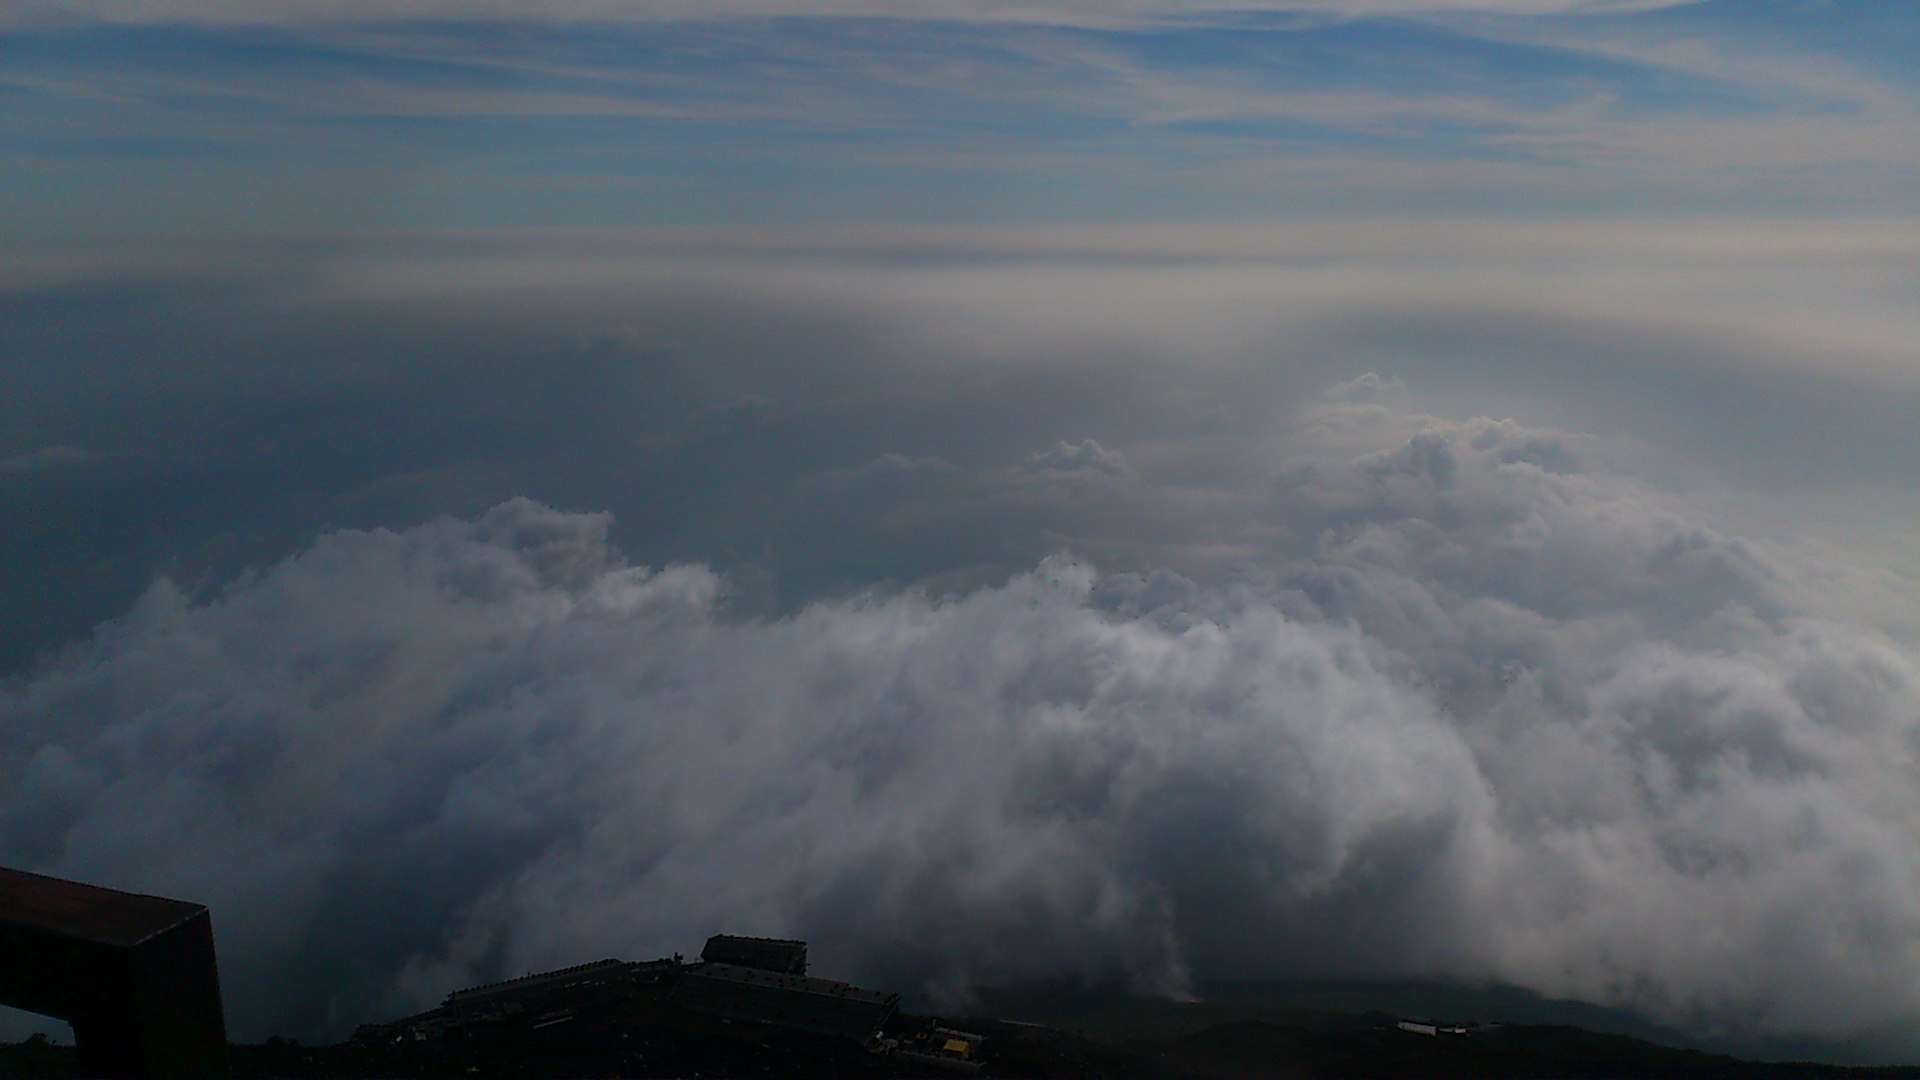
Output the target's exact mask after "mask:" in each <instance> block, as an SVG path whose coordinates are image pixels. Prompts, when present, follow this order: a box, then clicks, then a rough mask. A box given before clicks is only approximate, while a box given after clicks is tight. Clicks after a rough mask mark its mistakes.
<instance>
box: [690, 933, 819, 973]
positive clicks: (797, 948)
mask: <svg viewBox="0 0 1920 1080" xmlns="http://www.w3.org/2000/svg"><path fill="white" fill-rule="evenodd" d="M700 959H702V960H704V961H706V962H707V963H709V964H730V965H732V966H734V967H743V968H756V969H758V970H760V971H772V972H777V973H779V974H781V975H805V974H806V973H807V943H806V942H804V941H792V940H790V939H787V938H764V937H736V936H734V935H732V934H715V935H713V936H712V937H710V938H708V939H707V947H706V948H704V949H702V950H700Z"/></svg>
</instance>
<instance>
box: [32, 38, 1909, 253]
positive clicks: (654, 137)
mask: <svg viewBox="0 0 1920 1080" xmlns="http://www.w3.org/2000/svg"><path fill="white" fill-rule="evenodd" d="M512 9H513V5H503V4H488V3H479V2H474V3H462V2H450V3H438V4H412V5H400V6H397V7H396V6H394V5H377V6H376V5H367V6H361V7H356V6H354V5H342V4H329V3H319V2H303V0H282V2H279V3H265V4H250V5H217V4H195V3H191V2H178V3H168V4H147V5H134V4H120V3H110V2H105V0H101V2H95V3H69V4H50V5H35V4H28V5H24V6H21V5H13V6H11V7H10V8H9V10H8V12H7V14H5V15H0V54H4V55H5V57H6V61H7V62H6V64H5V65H4V70H0V155H4V157H0V163H4V168H0V183H3V184H4V185H5V186H4V189H3V190H0V195H4V197H5V199H6V201H7V203H8V205H9V207H10V212H9V214H8V215H7V221H6V225H5V227H6V229H7V230H8V231H9V232H11V233H14V234H16V235H18V234H21V233H27V234H32V235H35V236H37V237H40V238H42V239H57V238H58V237H60V236H62V235H67V234H82V233H94V234H98V233H102V232H106V233H111V232H114V231H116V230H125V231H127V232H136V233H142V232H144V233H151V232H166V231H168V230H192V231H206V230H214V231H220V232H232V233H247V232H257V231H274V230H284V229H287V228H301V227H324V228H342V227H345V228H352V227H360V226H376V227H388V226H463V227H473V226H495V225H511V226H526V225H563V224H564V225H604V224H661V223H725V222H819V221H828V222H831V221H933V222H1036V221H1195V220H1265V219H1275V218H1280V219H1287V218H1297V217H1303V216H1314V215H1322V216H1324V215H1327V214H1334V215H1347V216H1355V215H1361V216H1381V215H1388V216H1406V215H1413V216H1442V215H1458V214H1471V215H1482V216H1485V215H1515V214H1519V215H1529V216H1536V217H1539V216H1569V215H1573V216H1580V215H1596V214H1597V215H1607V216H1619V215H1656V216H1657V215H1674V214H1689V215H1700V214H1709V215H1728V216H1756V215H1757V216H1773V215H1792V216H1799V217H1806V216H1814V217H1826V216H1843V217H1874V216H1887V215H1898V214H1902V213H1904V212H1905V211H1906V210H1907V209H1908V208H1910V206H1911V205H1912V203H1913V201H1914V198H1915V195H1916V192H1917V191H1920V149H1916V148H1920V120H1916V106H1915V104H1914V103H1915V102H1916V101H1920V75H1916V72H1915V69H1914V66H1913V65H1912V64H1911V63H1907V62H1905V61H1906V60H1907V59H1908V58H1910V57H1911V56H1912V55H1913V53H1914V52H1915V50H1916V49H1917V48H1920V42H1916V32H1915V29H1914V24H1915V20H1914V19H1913V18H1912V16H1911V13H1910V12H1909V11H1908V10H1907V9H1906V8H1905V7H1904V6H1903V5H1899V4H1885V3H1838V2H1833V3H1827V2H1809V0H1741V2H1738V3H1733V2H1712V0H1709V2H1701V3H1677V4H1665V3H1635V4H1599V3H1593V4H1581V3H1575V2H1562V3H1554V2H1542V3H1534V4H1527V3H1518V2H1500V3H1496V2H1485V3H1480V2H1468V0H1460V2H1453V0H1446V2H1432V3H1420V4H1379V3H1339V2H1330V0H1323V2H1298V3H1287V2H1283V0H1273V2H1267V3H1253V4H1239V5H1232V6H1231V7H1229V8H1225V9H1222V8H1217V7H1213V6H1210V5H1205V4H1186V3H1173V2H1164V3H1154V2H1148V3H1136V4H1131V5H1073V4H1053V5H1049V4H1028V5H997V6H996V5H974V4H960V3H951V4H949V3H923V4H918V5H887V4H873V3H846V4H831V3H828V4H817V3H816V4H804V3H779V2H772V0H762V2H756V3H745V2H742V3H736V4H727V3H722V4H713V5H677V6H676V5H661V4H616V3H576V4H558V5H544V6H543V7H542V11H543V15H542V17H540V18H526V17H506V16H504V15H503V14H502V12H506V11H511V10H512ZM1382 12H1385V13H1388V14H1380V13H1382ZM899 13H905V14H906V15H908V16H910V17H893V16H896V15H898V14H899Z"/></svg>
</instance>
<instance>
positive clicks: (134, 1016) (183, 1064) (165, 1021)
mask: <svg viewBox="0 0 1920 1080" xmlns="http://www.w3.org/2000/svg"><path fill="white" fill-rule="evenodd" d="M0 1005H11V1006H13V1007H15V1008H20V1009H26V1010H27V1011H29V1012H36V1013H40V1014H42V1015H44V1016H55V1017H59V1018H60V1019H62V1020H65V1021H67V1022H68V1023H70V1024H72V1025H73V1035H74V1041H75V1042H76V1044H77V1045H78V1049H79V1052H80V1067H81V1070H82V1071H83V1072H85V1073H86V1074H87V1075H90V1076H133V1077H146V1076H222V1075H225V1074H226V1071H227V1025H226V1016H225V1013H224V1012H223V1011H222V1010H221V1007H220V971H219V966H218V964H217V963H216V962H215V960H214V955H213V922H212V920H211V919H210V918H209V917H208V915H207V909H206V908H205V907H204V906H203V905H200V904H190V903H187V902H185V901H182V900H169V899H166V898H164V897H159V896H143V895H140V894H138V893H125V892H118V891H116V890H113V889H103V888H100V887H99V886H96V885H84V884H81V883H80V882H77V881H67V880H64V879H62V878H53V877H46V876H44V875H41V874H30V873H27V872H26V871H23V870H9V869H6V868H3V867H0Z"/></svg>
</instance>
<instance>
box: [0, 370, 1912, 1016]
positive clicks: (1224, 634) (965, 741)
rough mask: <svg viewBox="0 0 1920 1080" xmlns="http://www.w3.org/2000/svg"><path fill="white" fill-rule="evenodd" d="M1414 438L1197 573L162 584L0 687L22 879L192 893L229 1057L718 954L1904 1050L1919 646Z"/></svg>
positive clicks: (1717, 557) (313, 572) (508, 561)
mask: <svg viewBox="0 0 1920 1080" xmlns="http://www.w3.org/2000/svg"><path fill="white" fill-rule="evenodd" d="M1379 408H1380V407H1379V406H1366V405H1356V404H1353V403H1351V402H1345V401H1342V402H1333V403H1330V404H1329V405H1328V406H1327V412H1326V416H1327V418H1329V419H1332V420H1337V421H1343V422H1350V421H1353V420H1354V418H1355V415H1356V414H1359V415H1360V417H1361V421H1362V422H1365V420H1366V415H1367V412H1368V410H1370V409H1372V410H1376V411H1375V414H1374V416H1375V419H1378V412H1377V410H1378V409H1379ZM1428 420H1429V423H1427V424H1426V425H1425V426H1422V427H1421V429H1420V430H1418V431H1417V432H1416V433H1415V434H1414V435H1412V436H1411V437H1410V438H1408V439H1407V440H1406V441H1405V442H1403V443H1402V444H1401V445H1399V446H1397V447H1394V448H1391V449H1388V450H1385V451H1382V452H1376V453H1371V454H1365V455H1361V456H1358V457H1355V458H1352V459H1349V460H1345V461H1339V462H1333V463H1326V462H1321V463H1315V464H1312V465H1309V466H1301V467H1299V468H1296V469H1292V470H1289V471H1285V472H1284V473H1283V474H1282V476H1281V478H1280V479H1279V480H1278V481H1277V482H1276V484H1275V486H1274V488H1273V490H1272V492H1271V505H1270V506H1269V507H1268V508H1267V510H1268V512H1269V513H1270V514H1272V515H1273V516H1275V517H1276V518H1277V519H1280V520H1282V521H1284V522H1285V524H1286V525H1287V527H1288V528H1289V529H1290V530H1291V531H1293V532H1296V533H1299V532H1306V533H1308V534H1310V535H1311V536H1313V537H1314V539H1313V542H1312V550H1311V551H1310V552H1309V553H1307V554H1305V555H1303V556H1301V557H1299V558H1295V559H1291V560H1287V561H1283V562H1277V563H1274V564H1272V565H1269V566H1266V567H1261V568H1254V567H1247V568H1243V569H1242V571H1241V572H1239V573H1238V574H1237V575H1234V576H1232V578H1231V580H1223V581H1219V582H1214V583H1207V584H1202V583H1197V582H1195V581H1193V580H1189V579H1188V578H1185V577H1183V576H1181V575H1179V574H1177V573H1172V572H1166V571H1162V572H1153V573H1144V574H1143V573H1117V574H1107V575H1103V574H1102V573H1101V572H1100V571H1099V570H1098V569H1097V568H1096V567H1094V566H1091V565H1088V564H1087V563H1085V562H1082V561H1079V560H1077V559H1075V558H1074V557H1073V556H1072V555H1071V554H1065V553H1063V554H1060V555H1058V556H1055V557H1052V558H1048V559H1046V560H1045V561H1043V562H1041V563H1040V564H1039V565H1038V566H1035V567H1033V568H1032V569H1030V570H1028V571H1025V572H1022V573H1019V574H1016V575H1014V576H1013V577H1012V578H1010V579H1009V580H1006V581H1005V582H1003V583H1000V584H995V585H990V586H985V587H980V588H976V589H973V590H971V591H965V592H960V593H955V594H948V595H939V596H935V595H930V594H929V593H927V592H925V591H921V590H915V589H905V590H889V591H882V592H874V593H870V594H867V595H860V596H854V597H849V598H841V599H833V600H822V601H818V602H815V603H812V604H809V605H807V606H806V607H805V608H804V609H802V610H799V611H797V612H794V613H792V614H789V615H784V616H778V617H773V616H765V615H741V614H736V613H730V612H729V611H728V610H727V608H726V605H725V603H724V598H725V597H726V595H727V592H728V584H727V581H726V579H725V578H724V577H723V576H721V575H718V574H716V573H715V572H713V571H712V570H710V569H708V568H707V567H705V566H701V565H697V564H686V565H675V566H668V567H666V568H663V569H649V568H645V567H640V566H635V565H631V564H629V563H628V562H627V561H626V560H625V559H624V558H623V557H622V555H621V553H620V551H619V550H618V549H617V548H616V547H615V546H614V545H612V544H611V543H610V542H609V540H608V536H607V533H608V527H609V518H608V516H607V515H605V514H594V513H567V512H561V511H558V510H554V509H552V508H549V507H547V506H543V505H541V504H539V503H536V502H533V501H530V500H526V499H516V500H512V501H509V502H506V503H503V504H501V505H499V506H496V507H494V508H493V509H491V510H489V511H487V512H486V513H484V514H481V515H479V516H477V517H473V518H465V519H453V518H443V519H438V520H434V521H430V522H428V523H425V524H422V525H419V526H416V527H413V528H409V529H404V530H400V531H388V530H372V531H346V532H337V533H332V534H329V535H326V536H322V537H320V538H319V539H317V540H316V541H315V542H314V543H313V544H312V546H310V547H309V548H307V549H306V550H304V551H301V552H299V553H298V554H296V555H294V556H292V557H289V558H287V559H285V560H283V561H281V562H279V563H277V564H275V565H272V566H270V567H266V568H264V569H262V570H260V571H259V572H257V573H252V574H249V575H246V576H244V577H242V578H241V579H239V580H237V581H234V582H232V583H231V584H229V585H227V586H226V587H224V588H222V589H219V590H217V591H215V592H213V593H211V594H210V595H205V596H198V597H196V596H192V595H189V594H187V593H185V592H183V591H182V590H181V589H180V588H179V587H178V586H176V585H174V584H173V583H171V582H169V581H166V580H161V581H159V582H157V583H156V584H155V585H154V586H153V587H152V588H151V589H150V590H149V591H148V592H147V594H146V595H145V596H144V597H143V598H142V599H141V600H140V601H139V603H138V604H137V605H136V606H135V607H134V609H133V610H132V611H130V612H129V613H127V614H126V615H125V616H124V617H122V618H119V619H115V620H113V621H112V622H110V623H108V624H106V625H103V626H102V627H100V628H99V630H98V631H97V632H96V633H95V635H94V636H93V637H92V639H91V640H89V641H87V642H85V643H84V644H80V645H77V646H75V647H72V648H71V649H69V650H67V651H66V652H64V653H62V654H60V655H59V656H58V657H57V659H54V660H53V661H51V662H49V663H46V664H45V665H43V666H42V667H41V668H39V669H38V670H36V671H34V672H33V673H32V675H31V677H29V678H27V679H25V680H22V681H20V682H19V683H17V684H16V685H14V686H12V687H10V688H9V689H8V690H7V692H6V694H5V696H4V697H0V760H4V761H5V762H6V765H7V772H8V780H9V788H8V797H7V799H6V801H5V802H4V804H0V851H3V852H4V853H5V857H6V859H7V861H8V862H9V863H13V864H18V865H25V866H28V867H31V868H34V869H37V870H44V871H48V872H52V873H57V874H62V875H68V876H72V877H77V878H82V879H93V880H109V881H112V882H114V883H116V884H118V885H121V886H123V887H130V888H145V889H151V890H155V891H161V892H166V893H171V894H177V895H183V896H191V897H193V898H195V899H197V900H200V901H203V902H206V903H208V904H209V905H211V906H212V908H213V910H214V911H215V912H216V921H217V925H218V928H219V933H220V944H221V950H222V956H223V960H224V970H225V972H226V978H227V985H228V988H229V993H230V996H231V1002H232V1009H233V1013H234V1016H233V1020H234V1024H235V1029H236V1031H237V1032H239V1033H241V1034H243V1035H245V1034H259V1033H264V1032H268V1031H276V1030H278V1031H294V1032H300V1033H305V1034H314V1033H317V1032H325V1031H333V1032H338V1031H339V1030H340V1028H341V1026H343V1025H348V1024H350V1023H352V1022H354V1021H357V1020H363V1019H366V1018H369V1017H374V1016H380V1015H384V1014H386V1013H391V1012H396V1011H401V1010H406V1009H411V1008H414V1007H422V1006H425V1005H428V1004H431V1003H433V1002H434V1001H436V1000H437V999H438V998H439V996H440V995H442V994H443V993H445V992H446V991H447V990H448V989H451V988H454V987H457V986H460V985H465V984H469V983H472V982H476V981H482V980H486V979H490V978H493V977H496V976H500V975H502V974H508V973H517V972H520V971H523V970H527V969H537V968H542V967H546V966H552V965H559V964H564V963H570V962H576V961H579V960H582V959H586V958H591V957H595V956H599V955H603V954H613V955H623V956H631V957H644V956H652V955H657V954H664V953H669V952H673V951H676V950H682V951H684V950H687V949H689V948H690V947H692V946H694V945H695V944H697V943H698V942H699V941H700V940H702V939H703V938H704V936H705V935H707V934H708V933H711V932H714V931H717V930H723V929H725V930H740V931H747V932H754V933H765V934H777V935H792V936H798V937H803V938H806V939H808V940H809V941H811V942H813V943H814V946H815V949H816V952H817V953H818V954H819V956H820V957H821V958H822V959H823V961H824V960H830V961H831V964H828V965H823V966H831V967H832V968H833V969H834V970H835V972H836V973H839V974H844V975H849V976H853V977H857V978H861V979H865V980H870V981H875V982H884V983H887V984H889V985H903V986H908V987H910V988H913V989H916V990H923V991H926V992H929V993H931V994H933V995H935V996H936V997H938V996H942V995H945V996H947V997H949V998H952V997H955V996H957V995H961V994H963V993H964V992H965V990H966V989H967V988H968V987H970V986H975V985H980V984H991V983H1004V982H1008V981H1012V980H1019V979H1024V978H1032V977H1041V976H1053V975H1060V974H1078V975H1086V976H1089V977H1112V976H1116V975H1117V976H1122V977H1125V978H1128V979H1130V980H1132V981H1133V982H1134V983H1136V984H1137V985H1140V986H1143V987H1148V988H1153V989H1158V990H1164V991H1167V992H1171V993H1178V992H1181V991H1183V990H1186V989H1187V988H1189V987H1190V986H1191V985H1192V984H1193V980H1195V979H1196V978H1209V977H1225V976H1248V977H1256V976H1257V977H1289V976H1296V975H1368V976H1422V977H1424V976H1452V977H1466V978H1479V979H1497V980H1501V981H1505V982H1511V983H1516V984H1519V985H1522V986H1526V987H1530V988H1533V989H1536V990H1539V991H1542V992H1545V993H1549V994H1556V995H1566V996H1574V997H1579V998H1582V999H1586V1000H1591V1001H1597V1002H1603V1003H1608V1004H1617V1005H1625V1006H1630V1007H1633V1008H1636V1009H1639V1010H1643V1011H1645V1012H1648V1013H1650V1014H1652V1015H1654V1016H1657V1017H1659V1018H1661V1019H1664V1020H1667V1021H1670V1022H1674V1023H1677V1024H1681V1025H1684V1026H1688V1027H1693V1028H1697V1029H1702V1030H1714V1029H1720V1028H1728V1027H1743V1026H1744V1027H1747V1028H1753V1029H1758V1030H1765V1031H1787V1032H1794V1031H1798V1032H1819V1033H1836V1032H1841V1031H1845V1030H1847V1029H1849V1028H1851V1027H1853V1026H1856V1025H1859V1024H1862V1023H1870V1022H1874V1021H1878V1020H1884V1019H1887V1018H1890V1017H1894V1016H1897V1015H1900V1014H1902V1013H1905V1012H1910V1011H1912V1010H1914V1009H1916V1008H1920V989H1917V987H1920V982H1917V981H1916V979H1915V975H1916V974H1917V973H1920V837H1917V836H1916V826H1917V824H1920V788H1916V786H1915V785H1914V783H1913V779H1914V776H1915V768H1916V758H1917V756H1920V669H1917V668H1916V666H1915V664H1914V662H1913V659H1912V657H1911V655H1910V654H1908V653H1905V652H1903V651H1901V650H1900V649H1899V648H1897V647H1895V646H1894V645H1893V644H1891V643H1890V642H1889V641H1888V640H1887V639H1885V638H1883V637H1881V636H1879V635H1876V634H1874V633H1872V632H1869V631H1866V630H1863V629H1860V628H1858V627H1852V626H1848V625H1844V624H1840V623H1835V622H1832V621H1828V620H1824V619H1820V618H1811V617H1807V616H1805V615H1803V614H1802V613H1801V612H1800V611H1799V610H1797V608H1796V605H1795V603H1794V601H1793V595H1794V592H1795V589H1796V588H1798V587H1800V586H1801V585H1802V584H1804V583H1802V582H1799V581H1797V580H1796V574H1798V573H1799V570H1798V569H1797V568H1796V567H1794V566H1792V565H1787V564H1783V563H1781V562H1780V561H1778V560H1776V559H1774V558H1772V557H1770V556H1769V555H1768V554H1767V553H1766V551H1765V550H1764V549H1762V548H1761V547H1758V546H1756V545H1754V544H1752V543H1749V542H1746V541H1743V540H1742V539H1740V538H1738V537H1733V536H1728V535H1725V534H1723V533H1721V532H1718V531H1716V530H1715V529H1714V528H1712V527H1710V526H1708V525H1706V524H1703V523H1702V522H1700V521H1698V520H1694V519H1691V518H1689V517H1687V516H1686V515H1684V514H1682V513H1679V512H1676V511H1674V510H1672V509H1670V508H1667V507H1663V506H1661V505H1660V504H1659V502H1658V500H1657V499H1655V498H1654V497H1653V496H1651V495H1650V494H1649V493H1648V492H1647V491H1646V490H1645V489H1644V488H1643V487H1641V486H1640V485H1638V484H1637V483H1636V482H1634V481H1632V480H1630V479H1628V478H1625V477H1621V476H1618V475H1615V474H1611V473H1609V472H1606V471H1602V470H1598V469H1595V468H1592V467H1589V466H1588V465H1586V464H1585V463H1584V461H1583V448H1582V444H1583V440H1582V439H1580V438H1577V437H1572V436H1567V435H1565V434H1563V433H1559V432H1555V431H1551V430H1533V429H1528V428H1526V427H1523V426H1520V425H1518V424H1515V423H1512V422H1510V421H1492V420H1485V419H1477V420H1470V421H1465V422H1458V423H1451V422H1443V421H1433V420H1432V418H1428ZM1110 457H1111V454H1110V453H1109V452H1106V451H1103V450H1102V449H1101V448H1099V447H1097V446H1095V447H1069V448H1066V449H1059V448H1056V449H1055V450H1054V451H1050V452H1047V453H1044V454H1041V455H1039V456H1038V457H1037V458H1036V459H1035V460H1036V462H1037V463H1038V465H1039V466H1041V467H1049V468H1050V467H1054V466H1056V465H1057V466H1061V467H1069V466H1071V467H1076V468H1090V469H1092V470H1094V471H1095V472H1096V473H1097V474H1098V475H1099V476H1102V477H1108V476H1110V473H1109V472H1108V471H1106V470H1105V469H1104V468H1103V467H1102V466H1103V462H1106V461H1107V460H1108V459H1109V458H1110Z"/></svg>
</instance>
